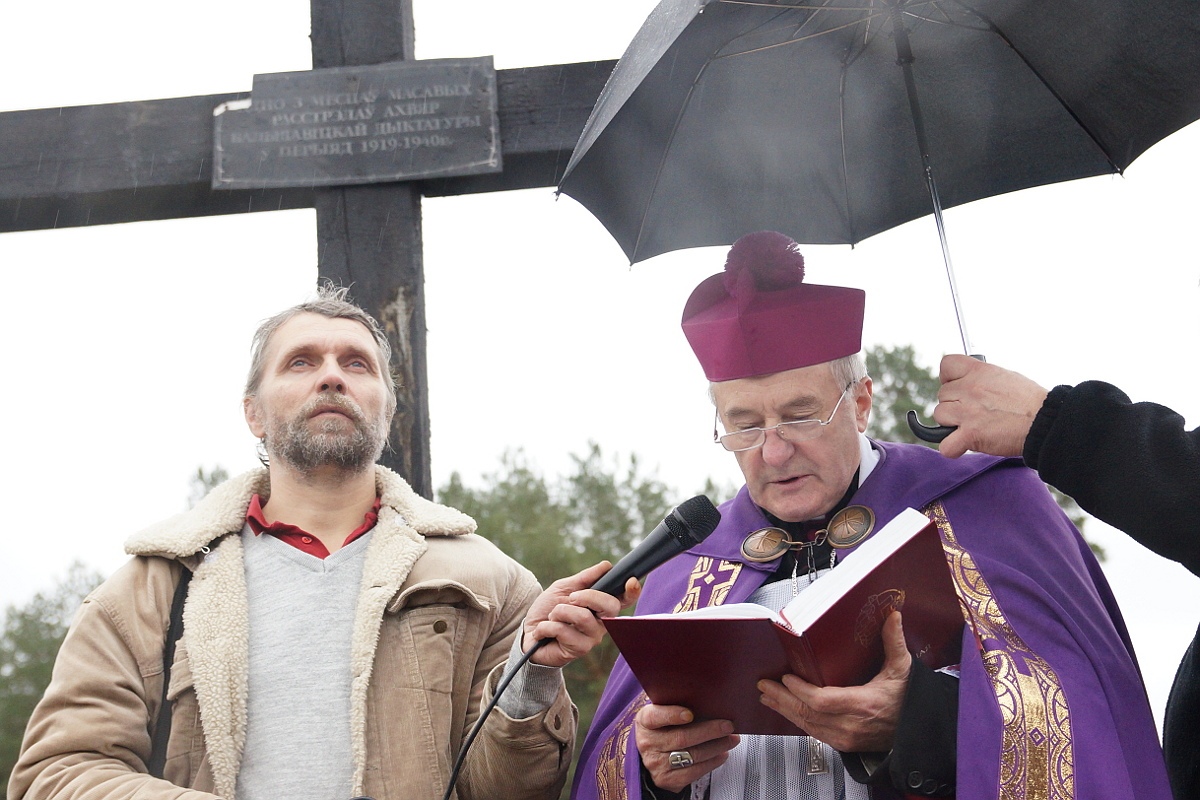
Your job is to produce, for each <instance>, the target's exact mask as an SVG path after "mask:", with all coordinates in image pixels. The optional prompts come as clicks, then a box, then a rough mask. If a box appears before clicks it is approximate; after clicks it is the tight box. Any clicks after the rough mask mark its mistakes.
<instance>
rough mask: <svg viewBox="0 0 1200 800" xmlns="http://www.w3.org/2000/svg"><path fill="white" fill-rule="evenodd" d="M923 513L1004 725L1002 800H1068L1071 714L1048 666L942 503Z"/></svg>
mask: <svg viewBox="0 0 1200 800" xmlns="http://www.w3.org/2000/svg"><path fill="white" fill-rule="evenodd" d="M925 514H926V515H927V516H928V517H929V518H930V519H932V520H933V521H934V523H935V524H936V525H937V526H938V530H939V531H940V533H941V535H942V549H943V550H944V551H945V553H946V559H947V560H948V561H949V562H950V571H951V573H952V574H953V576H954V583H955V588H956V589H957V590H958V596H959V599H960V600H961V601H962V603H963V616H964V617H965V618H966V620H967V624H968V625H969V626H970V627H971V629H972V630H973V631H974V633H975V638H976V639H977V640H978V641H979V643H980V647H981V649H982V653H981V656H982V658H983V666H984V669H985V670H986V671H987V674H988V677H989V678H990V680H991V683H992V688H993V690H994V691H995V694H996V702H997V704H998V705H999V708H1000V715H1001V719H1002V721H1003V724H1004V732H1003V738H1002V741H1001V747H1000V765H999V767H1000V775H999V782H1000V786H999V787H997V788H998V790H999V792H998V797H999V798H1000V800H1071V798H1073V797H1075V754H1074V750H1073V746H1072V739H1071V713H1070V708H1069V706H1068V704H1067V698H1066V695H1065V694H1064V693H1063V688H1062V682H1061V680H1060V679H1059V677H1058V675H1057V673H1055V671H1054V669H1053V668H1052V667H1051V666H1050V665H1049V664H1048V663H1046V661H1045V660H1044V659H1042V658H1041V657H1039V656H1038V654H1037V653H1035V652H1033V650H1032V649H1031V648H1030V647H1029V646H1028V645H1026V644H1025V642H1024V641H1023V640H1022V639H1021V637H1020V636H1019V635H1018V634H1017V632H1016V631H1015V630H1014V629H1013V628H1012V626H1011V625H1010V624H1009V622H1008V619H1007V618H1006V617H1005V616H1004V611H1003V609H1001V608H1000V604H999V602H998V601H997V600H996V597H995V595H994V594H993V593H992V590H991V587H990V586H988V583H987V581H986V580H985V579H984V577H983V575H982V574H981V573H980V571H979V568H978V566H977V565H976V564H975V560H974V558H972V556H971V554H970V553H969V552H968V551H967V550H966V549H964V548H963V547H962V546H961V545H959V543H958V540H957V539H956V538H955V537H954V530H953V527H952V526H951V524H950V520H949V518H948V517H947V516H946V509H945V507H944V506H943V505H942V504H941V503H933V504H932V505H930V506H929V507H928V508H926V509H925Z"/></svg>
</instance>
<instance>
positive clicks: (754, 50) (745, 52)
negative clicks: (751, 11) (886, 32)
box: [712, 0, 885, 61]
mask: <svg viewBox="0 0 1200 800" xmlns="http://www.w3.org/2000/svg"><path fill="white" fill-rule="evenodd" d="M721 2H742V0H721ZM742 4H743V5H763V4H761V3H745V2H743V3H742ZM859 10H860V11H861V10H862V9H859ZM884 14H885V12H882V11H881V12H878V13H874V14H869V15H868V16H867V17H866V18H864V19H856V20H854V21H853V22H847V23H845V24H843V25H836V26H834V27H832V28H825V29H824V30H820V31H817V32H815V33H810V34H807V35H805V36H798V37H796V38H792V39H788V40H786V41H783V42H776V43H775V44H764V45H762V46H761V47H755V48H752V49H750V50H739V51H737V52H736V53H724V54H722V55H719V56H714V57H713V59H712V60H713V61H719V60H721V59H724V58H732V57H734V56H748V55H752V54H754V53H761V52H763V51H764V50H773V49H775V48H776V47H784V46H786V45H789V44H798V43H800V42H806V41H808V40H809V39H815V38H817V37H818V36H825V35H827V34H830V33H836V32H837V31H840V30H845V29H846V28H853V27H854V26H855V25H862V24H863V23H864V22H869V21H871V20H872V19H875V18H876V17H881V16H884Z"/></svg>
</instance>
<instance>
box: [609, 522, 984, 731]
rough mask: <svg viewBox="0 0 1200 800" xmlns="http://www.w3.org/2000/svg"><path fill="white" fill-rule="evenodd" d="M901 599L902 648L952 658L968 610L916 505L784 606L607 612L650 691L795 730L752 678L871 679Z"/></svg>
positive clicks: (742, 723) (753, 727)
mask: <svg viewBox="0 0 1200 800" xmlns="http://www.w3.org/2000/svg"><path fill="white" fill-rule="evenodd" d="M901 608H903V611H904V617H905V624H904V625H903V629H902V631H903V635H904V637H905V640H906V644H907V650H908V651H910V652H912V653H913V654H914V655H915V656H916V657H917V658H920V659H921V660H922V661H923V662H924V663H926V664H927V665H929V666H931V667H933V668H935V669H936V668H939V667H943V666H947V665H950V664H955V663H957V662H958V659H959V652H960V647H961V637H962V628H963V617H962V612H961V610H960V606H959V602H958V597H957V594H956V593H955V590H954V585H953V582H952V580H951V577H950V571H949V568H948V566H947V564H946V559H945V555H944V554H943V552H942V546H941V539H940V537H939V535H938V532H937V528H936V527H935V526H934V525H933V524H932V523H931V522H930V521H929V520H928V519H927V518H926V517H925V516H924V515H922V514H920V513H919V512H917V511H914V510H912V509H908V510H906V511H904V512H902V513H901V514H899V515H897V517H896V518H895V519H894V520H892V521H891V522H889V523H888V524H887V525H885V526H884V527H883V528H882V529H881V530H879V531H878V532H876V533H875V535H874V536H872V537H871V538H870V539H868V540H867V541H866V542H865V543H863V544H862V545H861V546H860V547H859V548H858V549H857V550H856V551H854V552H853V553H852V554H851V555H850V556H848V557H847V558H846V559H845V560H844V561H843V562H842V563H841V564H839V565H838V567H837V568H836V569H834V570H833V571H832V572H830V573H828V574H827V575H825V576H823V577H822V578H820V579H819V580H818V581H816V582H815V583H814V584H812V586H810V587H809V588H808V589H806V590H805V591H803V592H802V593H801V594H800V595H799V596H798V597H797V598H796V600H794V601H792V603H790V604H789V605H788V606H787V607H785V608H784V610H783V611H782V612H781V613H775V612H773V611H770V610H769V609H766V608H763V607H762V606H756V605H753V604H746V603H741V604H736V605H730V606H714V607H709V608H703V609H699V610H697V611H692V612H688V613H684V614H659V615H647V616H643V617H617V618H611V619H605V620H604V623H605V626H606V627H607V628H608V631H609V633H610V635H612V637H613V641H614V642H616V644H617V647H618V648H619V649H620V650H621V653H622V655H624V656H625V659H626V661H628V663H629V666H630V668H631V669H632V670H633V672H634V674H635V675H636V676H637V678H638V680H639V681H640V682H641V684H642V687H643V688H644V689H645V690H646V692H647V694H648V695H649V696H650V699H651V700H652V701H653V702H654V703H656V704H659V705H677V706H683V707H685V708H689V709H691V710H692V711H694V712H695V714H696V718H697V719H728V720H732V722H733V723H734V726H735V727H734V729H735V730H736V731H738V732H739V733H766V734H780V735H796V734H800V733H803V730H802V729H801V728H800V727H798V726H797V725H795V724H794V723H793V722H791V721H789V720H787V719H785V718H784V717H783V716H781V715H779V714H777V713H776V712H775V711H773V710H771V709H770V708H768V707H767V706H765V705H764V704H763V703H762V701H761V692H760V691H759V689H758V688H757V684H758V682H759V681H761V680H764V679H766V680H772V681H776V682H778V681H781V680H782V679H783V676H784V675H798V676H800V677H801V678H803V679H804V680H805V681H806V682H807V683H810V684H812V685H814V686H818V687H820V686H826V687H829V686H832V687H856V686H857V687H861V686H862V685H863V684H868V683H869V682H870V681H872V680H873V679H874V678H875V677H876V676H877V674H879V673H880V670H881V668H883V667H884V665H885V648H884V642H883V639H882V637H881V628H882V627H883V623H884V620H885V619H886V618H887V617H888V614H889V613H890V612H891V611H892V610H899V609H901ZM886 663H890V662H886Z"/></svg>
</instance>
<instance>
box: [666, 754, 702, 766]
mask: <svg viewBox="0 0 1200 800" xmlns="http://www.w3.org/2000/svg"><path fill="white" fill-rule="evenodd" d="M667 763H668V764H670V765H671V769H685V768H687V767H690V766H691V765H692V764H695V763H696V762H695V760H694V759H693V758H692V754H691V753H689V752H688V751H687V750H672V751H671V752H670V753H668V754H667Z"/></svg>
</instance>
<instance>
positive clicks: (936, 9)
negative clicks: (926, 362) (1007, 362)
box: [560, 0, 1200, 352]
mask: <svg viewBox="0 0 1200 800" xmlns="http://www.w3.org/2000/svg"><path fill="white" fill-rule="evenodd" d="M1198 117H1200V2H1198V1H1197V0H1086V2H1085V1H1084V0H907V1H906V0H828V2H825V3H798V2H786V1H785V0H775V1H774V2H772V1H771V0H758V1H757V2H752V1H750V0H663V2H661V3H660V4H659V5H658V6H657V7H656V8H655V9H654V11H653V12H652V13H651V15H650V16H649V18H648V19H647V20H646V22H645V24H644V25H643V27H642V29H641V30H640V31H639V32H638V34H637V36H636V37H635V38H634V40H633V42H632V43H631V44H630V46H629V49H628V50H627V51H626V53H625V55H624V56H623V57H622V58H621V60H620V62H618V64H617V66H616V69H615V70H614V71H613V74H612V76H611V77H610V79H609V81H608V84H607V85H606V86H605V88H604V91H603V92H602V93H601V96H600V99H599V100H598V102H597V104H596V107H595V109H594V110H593V112H592V115H591V118H590V119H589V120H588V123H587V125H586V126H585V128H584V131H583V134H582V135H581V137H580V140H579V143H578V145H577V146H576V148H575V152H574V154H573V155H572V157H571V161H570V163H569V164H568V166H567V169H566V172H565V174H564V177H563V179H562V183H561V185H560V189H561V191H563V192H565V193H566V194H568V195H570V196H572V197H574V198H575V199H577V200H579V201H580V202H581V203H582V204H583V205H584V206H586V207H587V208H588V209H589V210H590V211H591V212H592V213H593V214H594V215H595V216H596V217H597V218H598V219H599V220H600V221H601V223H603V224H604V226H605V227H606V228H607V229H608V230H609V232H610V233H611V234H612V235H613V236H614V238H616V240H617V242H618V243H619V244H620V245H621V248H622V249H623V250H624V251H625V254H626V255H627V256H628V257H629V259H630V262H631V263H636V262H638V261H641V260H644V259H647V258H650V257H651V256H654V255H658V254H659V253H664V252H667V251H670V250H676V249H681V248H685V247H697V246H703V245H719V244H729V243H731V242H733V241H734V240H736V239H737V238H738V237H739V236H741V235H742V234H745V233H748V232H751V231H755V230H762V229H773V230H778V231H781V232H783V233H786V234H788V235H789V236H791V237H792V238H793V239H795V240H797V241H799V242H806V243H814V244H832V243H843V244H853V243H855V242H858V241H860V240H862V239H864V238H866V237H868V236H871V235H873V234H876V233H879V232H881V231H884V230H887V229H888V228H891V227H893V226H896V225H899V224H901V223H903V222H906V221H909V220H912V219H915V218H917V217H921V216H924V215H926V214H929V213H931V212H933V213H935V215H936V218H937V220H938V225H939V231H940V232H941V233H942V242H943V251H944V252H946V251H945V235H944V230H942V228H941V209H942V208H943V207H946V208H949V207H953V206H956V205H959V204H961V203H967V202H970V201H972V200H977V199H980V198H983V197H988V196H991V195H996V194H1001V193H1004V192H1011V191H1015V190H1017V189H1023V188H1027V187H1031V186H1038V185H1042V184H1047V183H1054V182H1057V181H1065V180H1072V179H1075V178H1083V177H1088V176H1093V175H1101V174H1106V173H1116V172H1121V171H1122V170H1124V169H1125V167H1127V166H1128V165H1129V164H1130V163H1131V162H1132V161H1133V160H1134V159H1135V158H1137V156H1138V155H1140V154H1141V153H1142V152H1144V151H1145V150H1146V149H1147V148H1149V147H1150V146H1151V145H1152V144H1154V143H1155V142H1157V141H1158V140H1160V139H1161V138H1163V137H1165V136H1167V135H1168V134H1170V133H1172V132H1174V131H1176V130H1178V129H1179V128H1181V127H1183V126H1184V125H1186V124H1188V123H1189V122H1191V121H1193V120H1195V119H1197V118H1198ZM935 177H936V180H935ZM946 267H947V271H948V272H949V273H950V278H951V288H952V290H953V289H954V286H953V283H954V281H953V271H952V270H951V269H950V263H949V257H948V253H947V259H946ZM955 295H956V297H955V302H956V303H957V293H956V292H955ZM958 310H959V311H960V314H959V325H960V330H962V332H963V340H964V341H963V344H964V349H965V350H966V352H970V345H969V342H968V341H967V337H966V333H965V326H964V325H963V323H962V315H961V309H958Z"/></svg>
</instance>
